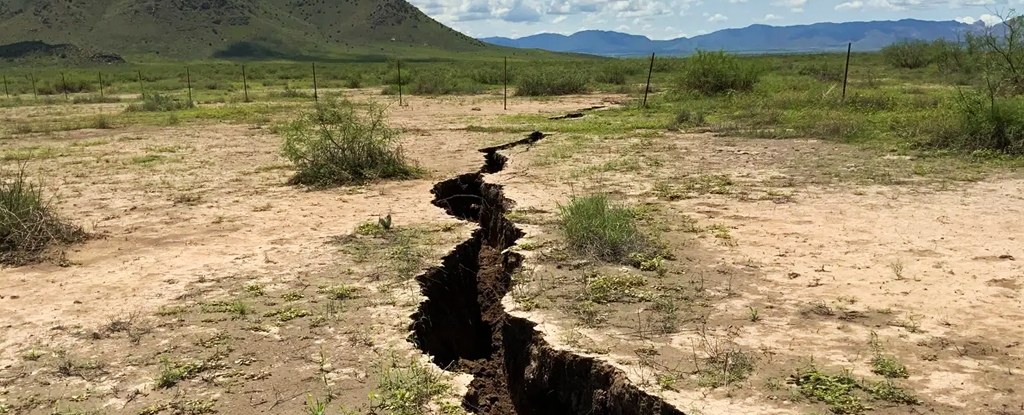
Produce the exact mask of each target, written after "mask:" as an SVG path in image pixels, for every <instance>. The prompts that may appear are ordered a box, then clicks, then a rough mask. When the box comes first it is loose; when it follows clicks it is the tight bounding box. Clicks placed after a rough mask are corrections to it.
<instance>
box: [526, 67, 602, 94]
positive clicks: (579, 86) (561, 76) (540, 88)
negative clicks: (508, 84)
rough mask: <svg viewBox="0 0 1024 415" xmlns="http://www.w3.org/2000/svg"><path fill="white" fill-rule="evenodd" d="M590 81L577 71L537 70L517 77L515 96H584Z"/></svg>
mask: <svg viewBox="0 0 1024 415" xmlns="http://www.w3.org/2000/svg"><path fill="white" fill-rule="evenodd" d="M589 82H590V79H589V78H588V77H587V75H586V74H585V73H583V72H581V71H578V70H572V69H538V70H534V71H529V72H525V73H522V74H520V75H519V77H518V82H517V84H518V88H517V89H516V95H519V96H526V97H539V96H550V95H572V94H584V93H586V92H587V91H588V88H587V84H588V83H589Z"/></svg>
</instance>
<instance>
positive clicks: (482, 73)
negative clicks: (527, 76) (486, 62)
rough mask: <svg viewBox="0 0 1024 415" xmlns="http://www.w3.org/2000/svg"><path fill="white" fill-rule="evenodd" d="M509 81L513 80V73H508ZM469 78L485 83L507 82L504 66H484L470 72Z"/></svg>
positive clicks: (498, 83)
mask: <svg viewBox="0 0 1024 415" xmlns="http://www.w3.org/2000/svg"><path fill="white" fill-rule="evenodd" d="M508 77H509V82H511V81H512V73H511V72H509V74H508ZM469 79H472V80H473V81H474V82H477V83H481V84H484V85H503V84H504V83H505V69H504V67H500V68H499V67H494V68H489V67H483V68H477V69H474V70H472V71H470V72H469Z"/></svg>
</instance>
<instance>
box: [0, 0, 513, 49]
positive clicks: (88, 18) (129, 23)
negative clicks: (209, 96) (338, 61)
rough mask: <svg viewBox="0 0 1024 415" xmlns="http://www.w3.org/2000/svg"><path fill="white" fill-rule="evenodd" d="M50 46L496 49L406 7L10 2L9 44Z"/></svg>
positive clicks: (245, 1)
mask: <svg viewBox="0 0 1024 415" xmlns="http://www.w3.org/2000/svg"><path fill="white" fill-rule="evenodd" d="M23 41H42V42H46V43H50V44H67V43H69V44H74V45H76V46H78V47H82V48H88V49H96V50H101V51H104V52H108V53H116V54H121V55H145V56H161V57H180V58H206V57H225V58H232V57H255V58H280V59H288V58H292V59H299V58H305V57H309V56H327V55H339V54H359V55H390V54H393V53H395V51H397V50H401V49H403V48H415V49H424V50H427V51H430V50H434V51H438V50H444V51H450V52H472V51H476V52H479V51H486V50H493V49H495V47H493V46H489V45H485V44H484V43H482V42H480V41H477V40H475V39H472V38H470V37H467V36H465V35H463V34H461V33H458V32H456V31H454V30H452V29H450V28H448V27H446V26H444V25H442V24H440V23H438V22H437V21H435V20H433V19H431V18H430V17H428V16H427V15H425V14H423V13H422V12H420V11H419V9H417V8H416V7H414V6H413V5H411V4H409V3H408V2H406V1H405V0H347V1H326V0H256V1H250V0H170V1H165V0H139V1H128V2H126V1H117V0H88V1H74V2H68V1H59V0H41V1H40V0H33V1H28V0H12V1H5V2H2V3H0V45H2V44H9V43H16V42H23Z"/></svg>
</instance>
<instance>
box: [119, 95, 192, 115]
mask: <svg viewBox="0 0 1024 415" xmlns="http://www.w3.org/2000/svg"><path fill="white" fill-rule="evenodd" d="M193 106H194V104H193V103H192V102H188V101H182V100H180V99H176V98H173V97H171V96H169V95H164V94H160V93H153V94H148V95H146V97H145V98H143V99H142V102H138V103H134V104H131V105H129V106H128V108H127V109H126V111H128V112H168V111H178V110H183V109H187V108H192V107H193Z"/></svg>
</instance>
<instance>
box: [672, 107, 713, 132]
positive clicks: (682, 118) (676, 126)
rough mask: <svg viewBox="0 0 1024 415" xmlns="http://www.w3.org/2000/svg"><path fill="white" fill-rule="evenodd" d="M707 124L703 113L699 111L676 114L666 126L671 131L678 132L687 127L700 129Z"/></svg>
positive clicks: (683, 111)
mask: <svg viewBox="0 0 1024 415" xmlns="http://www.w3.org/2000/svg"><path fill="white" fill-rule="evenodd" d="M706 124H707V121H706V120H705V119H704V113H703V112H699V111H690V110H682V111H680V112H679V113H678V114H676V117H675V119H673V120H672V122H671V123H669V125H668V129H669V130H671V131H680V130H682V129H684V128H689V127H702V126H704V125H706Z"/></svg>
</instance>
